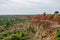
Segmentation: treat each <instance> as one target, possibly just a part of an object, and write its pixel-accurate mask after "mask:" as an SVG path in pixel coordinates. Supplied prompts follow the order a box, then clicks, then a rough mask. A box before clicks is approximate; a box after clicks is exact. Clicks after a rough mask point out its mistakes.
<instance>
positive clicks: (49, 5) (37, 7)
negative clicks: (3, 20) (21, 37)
mask: <svg viewBox="0 0 60 40" xmlns="http://www.w3.org/2000/svg"><path fill="white" fill-rule="evenodd" d="M55 11H60V0H0V15H33V14H42V13H43V12H46V13H47V14H50V13H51V14H52V13H54V12H55Z"/></svg>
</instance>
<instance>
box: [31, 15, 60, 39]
mask: <svg viewBox="0 0 60 40" xmlns="http://www.w3.org/2000/svg"><path fill="white" fill-rule="evenodd" d="M46 18H47V17H46ZM54 19H55V18H54ZM58 25H59V24H58V23H57V22H55V21H52V20H48V19H45V18H43V19H42V17H41V16H39V15H38V16H36V17H33V19H32V22H31V26H32V27H34V29H35V31H36V33H35V34H34V37H33V40H55V39H56V37H57V28H58ZM59 27H60V25H59Z"/></svg>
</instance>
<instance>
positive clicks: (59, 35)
mask: <svg viewBox="0 0 60 40" xmlns="http://www.w3.org/2000/svg"><path fill="white" fill-rule="evenodd" d="M57 31H58V35H57V40H60V28H59V29H58V30H57Z"/></svg>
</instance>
